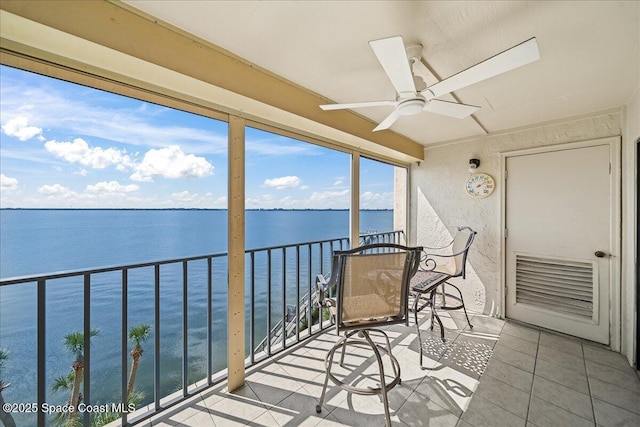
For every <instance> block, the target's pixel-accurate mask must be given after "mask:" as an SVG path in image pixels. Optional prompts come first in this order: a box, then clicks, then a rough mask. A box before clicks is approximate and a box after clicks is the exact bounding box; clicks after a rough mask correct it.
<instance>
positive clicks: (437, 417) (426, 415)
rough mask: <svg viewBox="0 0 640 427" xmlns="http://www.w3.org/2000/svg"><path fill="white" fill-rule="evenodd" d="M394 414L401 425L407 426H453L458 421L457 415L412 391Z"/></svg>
mask: <svg viewBox="0 0 640 427" xmlns="http://www.w3.org/2000/svg"><path fill="white" fill-rule="evenodd" d="M396 416H397V419H398V420H399V421H400V422H401V423H403V425H408V426H437V427H454V426H455V425H456V424H457V423H458V416H457V415H455V414H452V413H451V412H449V411H447V410H446V409H444V408H443V407H441V406H439V405H438V404H437V403H436V402H434V401H433V400H431V399H429V398H427V397H425V396H423V395H421V394H420V393H412V394H411V395H410V396H409V397H408V398H407V399H406V401H405V402H404V404H403V405H402V407H400V409H399V410H398V411H397V413H396Z"/></svg>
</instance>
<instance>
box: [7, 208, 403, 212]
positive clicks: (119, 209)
mask: <svg viewBox="0 0 640 427" xmlns="http://www.w3.org/2000/svg"><path fill="white" fill-rule="evenodd" d="M226 210H228V209H220V208H0V211H226ZM245 210H246V211H287V212H291V211H295V212H304V211H336V212H340V211H349V209H330V208H327V209H290V208H268V209H267V208H264V209H262V208H253V209H245ZM360 210H361V211H375V212H378V211H392V210H393V209H360Z"/></svg>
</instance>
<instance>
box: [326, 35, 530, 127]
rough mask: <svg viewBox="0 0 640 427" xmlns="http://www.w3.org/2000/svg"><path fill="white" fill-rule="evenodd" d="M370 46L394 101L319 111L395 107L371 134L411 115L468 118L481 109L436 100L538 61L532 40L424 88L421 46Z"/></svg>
mask: <svg viewBox="0 0 640 427" xmlns="http://www.w3.org/2000/svg"><path fill="white" fill-rule="evenodd" d="M369 45H370V46H371V48H372V49H373V53H374V54H375V55H376V57H377V58H378V61H380V64H381V65H382V68H383V69H384V71H385V72H386V73H387V76H389V80H391V83H392V84H393V87H394V88H395V90H396V93H397V97H396V100H395V101H370V102H355V103H349V104H328V105H321V106H320V108H322V109H323V110H343V109H351V108H365V107H379V106H385V105H390V106H394V107H395V109H394V110H393V112H392V113H391V114H389V115H388V116H387V117H386V118H385V119H384V120H383V121H382V122H380V124H379V125H378V126H376V127H375V129H373V131H374V132H375V131H379V130H384V129H388V128H389V127H391V125H393V123H395V121H396V120H398V118H400V117H401V116H412V115H414V114H417V113H419V112H421V111H429V112H432V113H437V114H443V115H445V116H450V117H455V118H458V119H463V118H465V117H468V116H469V115H471V114H473V113H474V112H476V111H477V110H478V109H480V107H477V106H475V105H467V104H459V103H456V102H450V101H443V100H440V99H436V98H438V97H440V96H442V95H445V94H447V93H450V92H453V91H456V90H458V89H462V88H463V87H467V86H470V85H472V84H474V83H478V82H480V81H482V80H486V79H488V78H491V77H494V76H497V75H498V74H502V73H504V72H507V71H510V70H513V69H515V68H518V67H521V66H523V65H526V64H529V63H530V62H533V61H536V60H538V59H540V52H539V51H538V42H537V41H536V38H535V37H533V38H531V39H529V40H527V41H525V42H522V43H520V44H518V45H516V46H514V47H512V48H510V49H507V50H505V51H504V52H501V53H499V54H497V55H495V56H492V57H491V58H489V59H486V60H484V61H482V62H480V63H478V64H476V65H473V66H471V67H469V68H467V69H466V70H463V71H460V72H459V73H458V74H454V75H453V76H451V77H448V78H446V79H444V80H442V81H440V82H438V83H435V84H433V85H431V86H429V87H427V85H426V84H425V82H424V80H422V78H421V77H419V76H415V75H414V73H413V71H414V70H413V67H414V65H415V64H416V63H420V58H421V57H422V45H419V44H417V45H411V46H408V47H406V48H405V45H404V42H403V40H402V37H400V36H396V37H390V38H386V39H380V40H373V41H370V42H369Z"/></svg>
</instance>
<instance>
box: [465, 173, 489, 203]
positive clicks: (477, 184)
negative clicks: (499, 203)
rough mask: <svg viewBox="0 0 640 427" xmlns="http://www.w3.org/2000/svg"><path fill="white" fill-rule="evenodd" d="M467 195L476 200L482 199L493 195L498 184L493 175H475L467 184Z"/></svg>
mask: <svg viewBox="0 0 640 427" xmlns="http://www.w3.org/2000/svg"><path fill="white" fill-rule="evenodd" d="M464 188H465V190H466V191H467V194H468V195H469V196H471V197H474V198H476V199H482V198H484V197H487V196H489V195H490V194H491V193H493V190H494V189H495V188H496V183H495V181H494V180H493V177H492V176H491V175H488V174H486V173H474V174H473V175H471V176H470V177H469V179H467V183H466V184H465V187H464Z"/></svg>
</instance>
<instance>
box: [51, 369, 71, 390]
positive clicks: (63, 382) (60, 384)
mask: <svg viewBox="0 0 640 427" xmlns="http://www.w3.org/2000/svg"><path fill="white" fill-rule="evenodd" d="M73 379H74V374H73V372H70V373H69V374H68V375H62V376H59V377H58V378H56V379H55V380H53V384H52V385H51V391H59V390H65V391H68V390H71V387H73Z"/></svg>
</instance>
